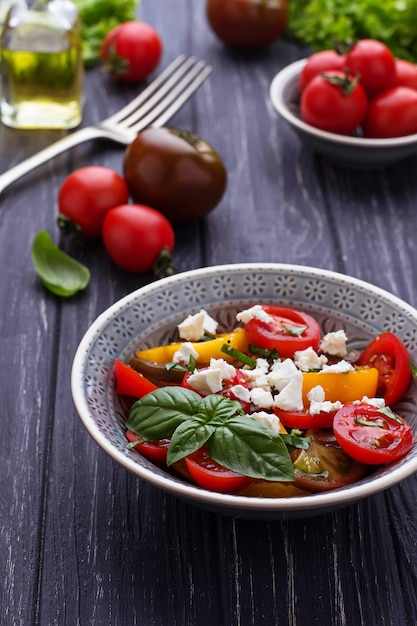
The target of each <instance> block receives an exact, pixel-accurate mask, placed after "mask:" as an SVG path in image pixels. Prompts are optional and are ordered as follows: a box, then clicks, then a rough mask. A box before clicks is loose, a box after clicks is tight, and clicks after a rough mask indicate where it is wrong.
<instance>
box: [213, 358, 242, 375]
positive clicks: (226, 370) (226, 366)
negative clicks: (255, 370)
mask: <svg viewBox="0 0 417 626" xmlns="http://www.w3.org/2000/svg"><path fill="white" fill-rule="evenodd" d="M209 367H210V369H219V370H220V371H221V376H222V380H232V379H233V378H234V377H235V376H236V368H235V367H234V366H233V365H232V364H231V363H228V362H227V361H225V360H224V359H213V358H211V359H210V366H209Z"/></svg>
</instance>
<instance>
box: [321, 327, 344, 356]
mask: <svg viewBox="0 0 417 626" xmlns="http://www.w3.org/2000/svg"><path fill="white" fill-rule="evenodd" d="M346 342H347V336H346V333H345V331H344V330H336V331H334V332H332V333H327V335H324V337H323V339H322V340H321V342H320V352H325V353H326V354H331V355H333V356H346V354H347V349H346Z"/></svg>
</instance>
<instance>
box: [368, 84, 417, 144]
mask: <svg viewBox="0 0 417 626" xmlns="http://www.w3.org/2000/svg"><path fill="white" fill-rule="evenodd" d="M363 133H364V135H365V137H372V138H382V137H403V136H405V135H413V134H414V133H417V91H416V90H415V89H412V88H411V87H392V88H391V89H387V90H386V91H383V92H382V93H380V94H379V95H378V96H376V97H375V98H374V99H373V100H371V102H370V103H369V107H368V112H367V114H366V117H365V120H364V122H363Z"/></svg>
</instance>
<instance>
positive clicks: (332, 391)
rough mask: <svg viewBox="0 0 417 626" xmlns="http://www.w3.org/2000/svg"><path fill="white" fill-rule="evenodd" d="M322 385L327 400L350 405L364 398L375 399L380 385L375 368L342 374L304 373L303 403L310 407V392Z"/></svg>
mask: <svg viewBox="0 0 417 626" xmlns="http://www.w3.org/2000/svg"><path fill="white" fill-rule="evenodd" d="M316 385H320V386H321V387H323V389H324V395H325V398H326V400H330V402H337V401H338V400H339V402H342V403H343V404H348V403H349V402H353V401H354V400H362V398H363V397H364V396H367V397H368V398H373V397H375V394H376V389H377V385H378V370H377V369H376V368H375V367H358V368H357V369H356V370H354V371H351V372H346V373H345V374H341V373H339V372H322V373H319V372H303V402H304V406H308V405H309V401H308V400H307V394H308V392H309V391H310V390H311V389H313V387H316Z"/></svg>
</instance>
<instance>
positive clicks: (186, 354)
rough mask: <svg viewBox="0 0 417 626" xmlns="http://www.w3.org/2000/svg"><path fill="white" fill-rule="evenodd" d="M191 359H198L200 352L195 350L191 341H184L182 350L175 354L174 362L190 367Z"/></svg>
mask: <svg viewBox="0 0 417 626" xmlns="http://www.w3.org/2000/svg"><path fill="white" fill-rule="evenodd" d="M190 357H194V358H195V359H198V352H197V350H195V349H194V347H193V344H192V343H191V342H190V341H184V343H183V344H182V345H181V348H180V349H179V350H177V351H176V352H174V356H173V357H172V360H173V362H174V363H180V364H181V365H188V364H189V362H190Z"/></svg>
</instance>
